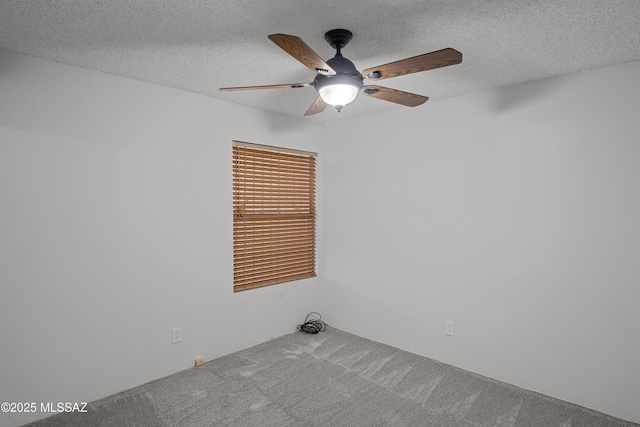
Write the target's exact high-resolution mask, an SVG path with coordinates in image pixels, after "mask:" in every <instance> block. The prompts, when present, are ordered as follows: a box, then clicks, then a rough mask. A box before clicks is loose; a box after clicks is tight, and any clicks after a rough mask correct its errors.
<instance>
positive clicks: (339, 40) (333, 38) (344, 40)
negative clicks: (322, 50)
mask: <svg viewBox="0 0 640 427" xmlns="http://www.w3.org/2000/svg"><path fill="white" fill-rule="evenodd" d="M352 38H353V33H352V32H351V31H349V30H342V29H339V28H338V29H335V30H330V31H327V32H326V33H325V34H324V39H325V40H326V41H327V43H329V46H331V47H332V48H334V49H336V50H337V51H338V52H339V51H340V49H342V48H343V47H345V46H346V45H348V44H349V42H350V41H351V39H352Z"/></svg>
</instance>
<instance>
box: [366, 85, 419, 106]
mask: <svg viewBox="0 0 640 427" xmlns="http://www.w3.org/2000/svg"><path fill="white" fill-rule="evenodd" d="M362 91H363V92H364V93H366V94H367V95H369V96H372V97H374V98H378V99H382V100H383V101H389V102H395V103H396V104H400V105H406V106H407V107H417V106H418V105H422V104H424V103H425V102H427V100H428V99H429V97H427V96H422V95H416V94H415V93H410V92H403V91H401V90H397V89H391V88H388V87H383V86H378V85H367V86H365V87H364V88H363V89H362Z"/></svg>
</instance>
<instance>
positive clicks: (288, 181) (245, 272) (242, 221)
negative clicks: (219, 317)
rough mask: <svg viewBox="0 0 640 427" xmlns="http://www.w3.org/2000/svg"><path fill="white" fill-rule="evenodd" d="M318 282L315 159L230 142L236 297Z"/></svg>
mask: <svg viewBox="0 0 640 427" xmlns="http://www.w3.org/2000/svg"><path fill="white" fill-rule="evenodd" d="M315 276H316V154H315V153H308V152H304V151H295V150H288V149H279V148H275V147H267V146H262V145H256V144H249V143H243V142H237V141H234V146H233V284H234V292H238V291H244V290H248V289H254V288H259V287H263V286H269V285H275V284H277V283H283V282H290V281H293V280H299V279H304V278H308V277H315Z"/></svg>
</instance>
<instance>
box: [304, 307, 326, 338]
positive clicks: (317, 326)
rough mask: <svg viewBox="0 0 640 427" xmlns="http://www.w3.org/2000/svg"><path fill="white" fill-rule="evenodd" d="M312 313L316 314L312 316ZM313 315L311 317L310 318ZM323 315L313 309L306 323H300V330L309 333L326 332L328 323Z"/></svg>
mask: <svg viewBox="0 0 640 427" xmlns="http://www.w3.org/2000/svg"><path fill="white" fill-rule="evenodd" d="M312 315H315V316H313V317H312ZM310 317H312V318H311V319H309V318H310ZM321 319H322V316H321V315H320V313H316V312H315V311H312V312H311V313H309V314H307V317H306V319H304V323H303V324H302V325H298V330H299V331H300V332H306V333H308V334H317V333H318V332H324V331H325V330H326V329H327V324H326V323H324V322H323V321H322V320H321Z"/></svg>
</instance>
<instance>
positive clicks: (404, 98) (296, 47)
mask: <svg viewBox="0 0 640 427" xmlns="http://www.w3.org/2000/svg"><path fill="white" fill-rule="evenodd" d="M324 38H325V40H326V41H327V43H329V45H330V46H331V47H333V48H334V49H335V50H336V54H335V56H334V57H333V58H331V59H329V60H327V61H326V62H325V61H324V60H323V59H322V58H321V57H320V56H318V54H317V53H315V52H314V51H313V49H311V48H310V47H309V46H308V45H307V44H306V43H305V42H304V41H302V39H301V38H300V37H296V36H291V35H288V34H271V35H269V40H271V41H272V42H274V43H275V44H277V45H278V46H279V47H280V48H282V49H283V50H284V51H285V52H287V53H288V54H289V55H291V56H292V57H294V58H295V59H297V60H298V61H299V62H300V63H302V64H303V65H304V66H306V67H307V68H309V69H310V70H312V71H313V72H315V73H317V74H316V77H315V79H314V80H313V82H311V83H288V84H277V85H266V86H243V87H224V88H220V90H221V91H223V92H232V91H241V90H260V89H285V88H300V87H308V86H313V87H314V88H315V89H316V90H317V91H318V93H319V96H318V97H317V98H316V100H315V101H314V102H313V104H311V106H310V107H309V108H308V109H307V111H306V112H305V113H304V115H305V116H309V115H312V114H318V113H321V112H322V111H324V109H325V108H326V107H327V105H333V106H334V107H336V109H337V110H338V111H340V110H341V109H342V108H343V107H344V106H345V105H347V104H349V103H350V102H352V101H353V100H354V99H355V98H356V97H357V96H358V93H360V92H362V93H364V94H366V95H368V96H370V97H372V98H377V99H380V100H383V101H388V102H393V103H396V104H400V105H405V106H408V107H416V106H418V105H421V104H424V103H425V102H426V101H427V100H428V99H429V98H428V97H426V96H423V95H417V94H415V93H410V92H404V91H401V90H397V89H391V88H388V87H383V86H378V85H371V84H369V85H366V86H365V85H364V80H365V79H369V80H382V79H388V78H391V77H398V76H403V75H406V74H412V73H418V72H422V71H427V70H432V69H435V68H440V67H447V66H449V65H455V64H460V63H461V62H462V54H461V53H460V52H458V51H457V50H455V49H451V48H447V49H441V50H438V51H435V52H430V53H425V54H422V55H417V56H413V57H411V58H406V59H401V60H399V61H395V62H390V63H388V64H384V65H379V66H377V67H373V68H367V69H366V70H364V71H362V72H360V71H358V69H357V68H356V66H355V65H354V64H353V62H351V61H350V60H348V59H347V58H345V57H344V56H342V51H341V50H342V48H344V47H345V46H346V45H347V44H349V42H350V41H351V39H352V38H353V34H352V33H351V31H349V30H344V29H335V30H331V31H327V32H326V33H325V35H324ZM363 88H364V89H363Z"/></svg>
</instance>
